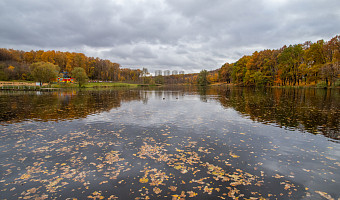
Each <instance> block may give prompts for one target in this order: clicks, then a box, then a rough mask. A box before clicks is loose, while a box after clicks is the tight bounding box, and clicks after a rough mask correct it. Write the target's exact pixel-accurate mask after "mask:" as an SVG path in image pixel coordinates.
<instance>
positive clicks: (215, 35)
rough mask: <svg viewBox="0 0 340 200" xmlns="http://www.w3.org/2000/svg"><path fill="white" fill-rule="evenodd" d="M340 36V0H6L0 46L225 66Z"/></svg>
mask: <svg viewBox="0 0 340 200" xmlns="http://www.w3.org/2000/svg"><path fill="white" fill-rule="evenodd" d="M338 34H340V0H254V1H251V0H93V1H90V0H53V1H50V0H1V1H0V48H13V49H20V50H26V51H29V50H32V49H33V50H39V49H44V50H59V51H70V52H82V53H85V55H87V56H93V57H99V58H102V59H109V60H111V61H112V62H117V63H120V64H121V65H122V67H130V68H140V69H141V68H143V67H147V68H148V69H149V71H150V72H154V70H157V69H160V70H165V69H170V70H184V71H185V72H186V73H190V72H198V71H200V70H201V69H208V70H211V69H217V68H219V67H220V66H221V65H222V64H223V63H225V62H235V61H237V60H238V59H239V58H241V57H242V56H243V55H250V54H252V53H253V52H254V51H256V50H263V49H278V48H280V47H282V46H283V45H289V44H297V43H303V42H305V41H307V40H310V41H312V42H315V41H317V40H319V39H325V40H329V39H331V38H332V37H333V36H335V35H338Z"/></svg>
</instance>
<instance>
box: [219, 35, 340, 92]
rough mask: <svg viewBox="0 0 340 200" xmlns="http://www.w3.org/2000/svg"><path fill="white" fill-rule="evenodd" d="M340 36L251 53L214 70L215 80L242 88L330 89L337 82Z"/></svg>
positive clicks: (339, 70)
mask: <svg viewBox="0 0 340 200" xmlns="http://www.w3.org/2000/svg"><path fill="white" fill-rule="evenodd" d="M339 63H340V36H335V37H333V38H332V39H331V40H330V41H326V42H325V41H324V40H319V41H317V42H315V43H312V42H310V41H307V42H305V43H303V44H296V45H290V46H288V47H287V46H283V47H282V48H280V49H277V50H269V49H268V50H263V51H259V52H258V51H255V52H254V53H253V54H252V55H250V56H243V57H242V58H240V59H239V60H238V61H236V62H235V63H225V64H224V65H223V66H222V67H221V68H220V69H219V70H218V81H219V82H227V83H234V84H237V85H243V86H273V85H277V86H286V85H308V84H317V83H318V82H324V84H325V85H327V86H332V85H334V84H335V82H336V81H339V79H340V67H339Z"/></svg>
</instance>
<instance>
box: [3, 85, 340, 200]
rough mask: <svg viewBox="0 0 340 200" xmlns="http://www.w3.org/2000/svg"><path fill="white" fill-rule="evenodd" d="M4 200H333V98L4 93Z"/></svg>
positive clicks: (254, 93)
mask: <svg viewBox="0 0 340 200" xmlns="http://www.w3.org/2000/svg"><path fill="white" fill-rule="evenodd" d="M0 110H1V111H0V139H1V140H0V154H1V157H0V197H1V199H19V198H20V199H73V198H76V199H116V198H118V199H233V198H234V199H236V198H239V199H249V198H258V199H260V198H266V199H325V198H326V199H332V198H334V199H338V198H340V190H339V188H340V144H339V141H340V90H339V89H328V90H324V89H249V88H227V87H216V88H195V87H171V88H155V89H117V90H114V89H103V90H84V91H81V90H75V91H56V92H23V91H22V92H13V91H0Z"/></svg>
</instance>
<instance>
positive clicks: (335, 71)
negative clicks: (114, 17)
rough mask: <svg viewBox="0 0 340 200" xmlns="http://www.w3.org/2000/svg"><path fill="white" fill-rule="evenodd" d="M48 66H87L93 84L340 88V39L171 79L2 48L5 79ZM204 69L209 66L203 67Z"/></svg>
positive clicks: (79, 57) (258, 54) (73, 57)
mask: <svg viewBox="0 0 340 200" xmlns="http://www.w3.org/2000/svg"><path fill="white" fill-rule="evenodd" d="M36 62H49V63H52V64H54V65H57V66H58V67H59V69H60V72H71V71H72V70H73V69H74V68H77V67H80V68H83V69H84V70H85V72H86V74H87V76H88V78H89V79H90V80H102V81H115V82H118V81H119V82H129V83H146V84H197V83H199V84H201V85H206V84H214V83H228V84H235V85H240V86H298V85H317V84H322V85H323V86H339V85H340V36H335V37H333V38H332V39H330V40H329V41H324V40H319V41H317V42H311V41H307V42H305V43H303V44H295V45H289V46H283V47H282V48H280V49H273V50H270V49H266V50H262V51H255V52H254V53H253V54H252V55H245V56H243V57H241V58H240V59H239V60H237V61H236V62H234V63H225V64H224V65H222V67H220V68H219V69H216V70H213V71H209V72H208V71H205V70H202V71H201V73H195V74H181V75H171V76H158V77H146V76H143V74H144V71H143V70H139V69H138V70H135V69H128V68H121V66H120V64H118V63H115V62H112V61H110V60H103V59H100V58H94V57H87V56H86V55H84V54H83V53H74V52H72V53H71V52H60V51H54V50H51V51H44V50H38V51H33V50H32V51H29V52H25V51H22V50H13V49H5V48H1V49H0V80H1V81H12V80H28V81H33V80H34V77H33V76H32V74H31V69H30V65H32V64H33V63H36ZM202 68H204V66H202Z"/></svg>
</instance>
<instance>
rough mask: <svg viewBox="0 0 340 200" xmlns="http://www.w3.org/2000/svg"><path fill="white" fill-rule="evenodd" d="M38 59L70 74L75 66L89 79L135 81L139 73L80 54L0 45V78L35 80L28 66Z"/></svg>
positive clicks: (107, 61)
mask: <svg viewBox="0 0 340 200" xmlns="http://www.w3.org/2000/svg"><path fill="white" fill-rule="evenodd" d="M38 62H45V63H52V64H54V65H56V66H58V68H59V72H69V73H70V72H72V71H73V70H74V69H75V68H82V69H84V70H85V72H86V75H87V76H88V78H89V79H91V80H102V81H125V82H136V81H138V80H139V77H140V74H141V73H142V72H141V70H133V69H124V68H120V64H118V63H114V62H111V61H110V60H103V59H100V58H98V57H97V58H94V57H87V56H85V55H84V54H83V53H75V52H72V53H71V52H60V51H54V50H52V51H44V50H38V51H33V50H32V51H29V52H25V51H21V50H13V49H5V48H0V80H34V77H33V75H32V72H33V70H32V68H30V66H31V65H32V64H34V63H38Z"/></svg>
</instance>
